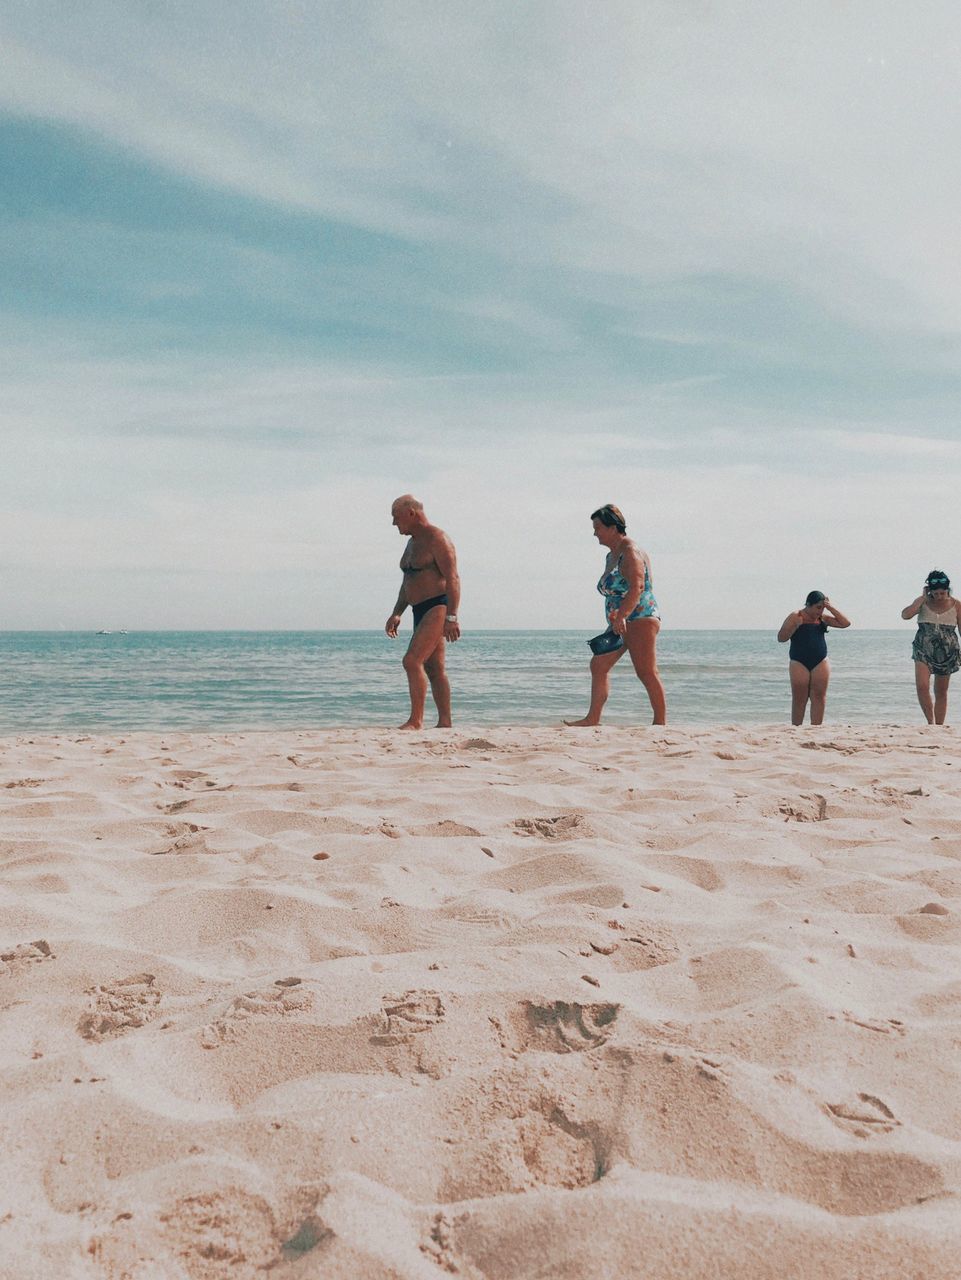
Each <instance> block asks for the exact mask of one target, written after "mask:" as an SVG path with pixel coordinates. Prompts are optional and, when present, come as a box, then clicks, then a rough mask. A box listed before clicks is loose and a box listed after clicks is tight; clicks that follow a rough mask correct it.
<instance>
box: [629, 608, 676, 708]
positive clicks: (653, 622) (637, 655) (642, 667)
mask: <svg viewBox="0 0 961 1280" xmlns="http://www.w3.org/2000/svg"><path fill="white" fill-rule="evenodd" d="M660 629H661V624H660V621H659V620H658V619H657V618H638V619H637V621H636V622H629V623H628V624H627V647H628V649H629V650H630V654H631V661H632V662H633V663H634V670H635V671H636V672H637V678H638V680H640V682H641V684H643V686H644V688H645V689H646V690H647V696H648V698H649V699H650V701H651V710H652V711H653V712H654V719H653V720H652V721H651V723H652V724H667V699H666V698H665V696H664V686H663V685H662V684H661V673H660V672H659V671H658V669H657V633H658V632H659V631H660Z"/></svg>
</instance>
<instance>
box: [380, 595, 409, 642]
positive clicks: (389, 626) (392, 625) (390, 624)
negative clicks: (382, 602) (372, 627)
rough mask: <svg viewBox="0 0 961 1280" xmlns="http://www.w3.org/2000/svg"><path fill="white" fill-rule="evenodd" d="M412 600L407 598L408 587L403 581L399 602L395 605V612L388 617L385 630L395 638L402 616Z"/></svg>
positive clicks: (398, 597)
mask: <svg viewBox="0 0 961 1280" xmlns="http://www.w3.org/2000/svg"><path fill="white" fill-rule="evenodd" d="M409 603H410V602H409V601H408V599H407V588H406V586H405V585H404V583H401V586H400V592H399V594H398V596H397V603H396V604H395V605H394V612H393V613H392V614H391V615H390V617H389V618H388V619H387V623H386V625H385V627H384V630H385V631H386V632H387V634H388V635H389V636H390V638H391V639H392V640H393V639H394V638H395V637H396V635H397V628H398V627H399V626H400V617H401V614H402V613H403V612H404V610H405V609H406V608H407V605H408V604H409Z"/></svg>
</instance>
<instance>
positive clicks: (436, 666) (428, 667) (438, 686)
mask: <svg viewBox="0 0 961 1280" xmlns="http://www.w3.org/2000/svg"><path fill="white" fill-rule="evenodd" d="M445 647H446V646H445V644H444V637H443V636H441V638H440V643H439V644H438V646H437V648H436V649H435V650H434V652H433V653H432V654H431V655H430V657H429V658H428V659H427V661H426V662H425V663H424V670H425V671H426V673H427V679H428V680H429V681H430V692H431V697H432V698H433V699H434V704H435V706H436V707H437V728H438V729H449V728H450V727H451V718H450V681H449V680H448V679H447V669H446V666H445V663H444V656H445V653H444V651H445Z"/></svg>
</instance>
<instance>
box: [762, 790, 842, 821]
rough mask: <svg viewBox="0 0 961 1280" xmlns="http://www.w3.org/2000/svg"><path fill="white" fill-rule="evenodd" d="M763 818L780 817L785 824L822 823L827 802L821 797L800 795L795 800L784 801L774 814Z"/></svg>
mask: <svg viewBox="0 0 961 1280" xmlns="http://www.w3.org/2000/svg"><path fill="white" fill-rule="evenodd" d="M764 816H765V817H778V816H780V817H782V818H783V819H784V821H785V822H824V820H825V819H826V818H827V816H828V802H827V800H826V799H825V798H824V796H822V795H816V794H815V795H802V796H799V797H798V798H797V800H791V801H789V800H785V801H783V802H782V803H781V804H779V805H778V807H777V809H776V810H775V811H774V813H765V815H764Z"/></svg>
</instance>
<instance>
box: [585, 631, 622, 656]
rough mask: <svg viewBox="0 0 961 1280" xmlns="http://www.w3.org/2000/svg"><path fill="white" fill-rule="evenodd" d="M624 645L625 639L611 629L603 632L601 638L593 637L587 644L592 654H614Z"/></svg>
mask: <svg viewBox="0 0 961 1280" xmlns="http://www.w3.org/2000/svg"><path fill="white" fill-rule="evenodd" d="M623 644H624V638H623V637H622V636H619V635H618V634H617V632H616V631H612V630H611V628H610V627H608V629H607V630H606V631H602V632H601V634H600V635H599V636H591V638H590V640H588V642H587V645H588V648H589V649H590V651H591V653H613V652H614V651H615V650H616V649H620V648H622V647H623Z"/></svg>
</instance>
